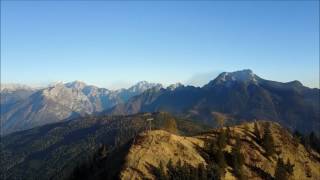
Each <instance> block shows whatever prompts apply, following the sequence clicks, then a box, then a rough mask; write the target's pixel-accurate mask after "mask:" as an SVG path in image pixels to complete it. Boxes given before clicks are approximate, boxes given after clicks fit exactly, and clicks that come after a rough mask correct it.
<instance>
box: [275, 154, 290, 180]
mask: <svg viewBox="0 0 320 180" xmlns="http://www.w3.org/2000/svg"><path fill="white" fill-rule="evenodd" d="M274 179H275V180H287V179H288V175H287V172H286V168H285V165H284V163H283V160H282V159H281V158H279V159H278V161H277V166H276V170H275V174H274Z"/></svg>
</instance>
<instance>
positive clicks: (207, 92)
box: [107, 70, 320, 132]
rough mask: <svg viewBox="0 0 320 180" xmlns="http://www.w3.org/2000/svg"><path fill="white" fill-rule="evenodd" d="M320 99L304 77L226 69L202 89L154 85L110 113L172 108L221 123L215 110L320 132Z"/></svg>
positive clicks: (235, 116) (233, 119)
mask: <svg viewBox="0 0 320 180" xmlns="http://www.w3.org/2000/svg"><path fill="white" fill-rule="evenodd" d="M319 98H320V90H319V89H316V88H315V89H311V88H308V87H305V86H303V85H302V84H301V83H300V82H298V81H292V82H288V83H281V82H275V81H269V80H265V79H262V78H260V77H259V76H257V75H255V74H254V73H253V72H252V71H251V70H243V71H236V72H229V73H227V72H225V73H222V74H220V75H219V76H218V77H217V78H216V79H214V80H212V81H211V82H209V83H208V84H207V85H205V86H203V87H201V88H198V87H193V86H180V87H179V88H170V87H169V88H167V89H160V90H152V89H150V90H148V91H145V92H144V93H142V94H141V95H139V96H136V97H134V98H132V99H130V100H129V101H128V102H127V103H126V104H121V105H117V106H115V107H114V108H112V109H110V110H109V111H108V112H107V113H109V114H134V113H138V112H155V111H167V112H170V113H174V114H175V115H179V116H183V117H189V118H192V119H197V120H199V121H202V122H205V123H208V124H216V119H215V118H214V116H213V115H212V114H213V113H214V112H219V113H223V114H225V115H227V116H228V117H229V123H234V121H235V119H237V121H239V120H241V119H246V120H253V119H266V120H271V121H275V122H279V123H280V124H281V125H284V126H285V127H288V128H290V129H293V130H294V129H298V130H299V131H302V132H309V131H316V132H318V130H319V129H320V122H319V119H320V112H319V108H320V105H319V104H320V103H319Z"/></svg>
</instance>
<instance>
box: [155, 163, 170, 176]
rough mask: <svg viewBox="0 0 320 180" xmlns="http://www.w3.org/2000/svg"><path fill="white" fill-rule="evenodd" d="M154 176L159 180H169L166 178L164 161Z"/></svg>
mask: <svg viewBox="0 0 320 180" xmlns="http://www.w3.org/2000/svg"><path fill="white" fill-rule="evenodd" d="M154 175H155V177H156V179H157V180H167V179H168V178H167V176H166V172H165V168H164V166H163V163H162V161H160V164H159V168H156V169H155V172H154Z"/></svg>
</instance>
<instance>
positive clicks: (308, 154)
mask: <svg viewBox="0 0 320 180" xmlns="http://www.w3.org/2000/svg"><path fill="white" fill-rule="evenodd" d="M267 123H268V122H258V123H257V124H258V127H260V128H261V129H262V127H263V126H265V125H267ZM270 129H271V133H272V136H273V138H274V143H275V146H276V150H277V152H278V153H277V154H275V155H273V156H272V157H266V156H265V154H264V152H265V149H264V148H263V147H262V146H261V145H259V143H257V139H256V137H255V134H254V124H253V123H246V124H243V125H239V126H235V127H231V128H230V130H231V131H230V132H231V134H230V137H229V138H228V141H227V145H226V147H225V148H224V149H223V151H224V152H225V153H230V152H231V149H232V147H234V146H235V139H236V138H237V137H240V141H241V144H242V146H241V152H242V153H243V155H244V158H245V159H244V161H245V165H244V174H245V175H246V176H247V177H248V179H257V180H258V179H264V177H263V176H262V174H267V175H269V176H271V177H274V173H275V168H276V164H277V159H278V158H279V157H281V158H283V159H284V160H285V161H287V160H288V159H289V160H290V162H291V163H292V164H294V171H293V175H292V177H293V178H294V179H301V180H302V179H319V178H320V171H319V169H320V161H319V157H320V155H319V154H318V153H316V152H314V151H308V150H306V149H305V147H304V146H303V145H301V144H299V143H297V142H295V140H294V138H293V137H292V135H291V134H290V133H288V132H287V131H286V130H285V129H283V128H282V127H281V126H280V125H279V124H277V123H272V124H271V126H270ZM220 131H221V130H213V131H211V132H208V133H205V134H202V135H199V136H194V137H183V136H178V135H174V134H171V133H168V132H165V131H151V132H148V133H144V134H141V135H140V136H139V137H138V138H137V139H136V140H135V142H134V143H133V145H132V146H131V148H130V149H129V152H128V154H127V156H126V158H125V164H124V167H123V170H122V171H121V173H120V178H121V179H143V178H148V179H156V178H155V176H154V174H153V173H152V171H150V167H159V166H160V162H162V163H163V164H164V165H165V164H167V163H168V162H169V160H170V159H171V161H172V163H173V164H174V165H175V164H176V163H177V162H178V161H179V160H180V161H181V162H184V163H187V164H189V165H191V166H194V167H197V166H198V164H201V163H202V164H204V165H206V161H205V160H204V158H203V156H202V153H201V152H202V151H201V149H202V148H203V147H204V144H205V143H204V142H205V141H214V140H215V139H217V136H218V134H219V132H220ZM258 172H260V173H258ZM261 172H262V173H261ZM308 176H309V177H308ZM223 179H228V180H229V179H237V178H236V177H235V176H234V174H233V169H232V167H230V166H229V165H227V167H226V174H225V176H224V178H223Z"/></svg>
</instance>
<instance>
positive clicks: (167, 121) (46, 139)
mask: <svg viewBox="0 0 320 180" xmlns="http://www.w3.org/2000/svg"><path fill="white" fill-rule="evenodd" d="M148 118H153V119H154V120H153V121H152V126H151V127H152V129H166V130H168V131H170V132H176V133H179V134H184V135H193V134H197V133H199V132H202V131H204V130H206V129H208V127H207V126H204V125H202V124H197V123H195V122H193V121H189V120H186V119H179V118H176V117H174V116H172V115H170V114H167V113H148V114H143V113H141V114H137V115H130V116H112V117H111V116H101V117H86V118H81V119H74V120H71V121H67V122H61V123H54V124H50V125H45V126H41V127H38V128H34V129H30V130H26V131H21V132H16V133H13V134H9V135H7V136H4V137H2V139H1V145H2V148H1V172H5V173H1V177H2V178H1V179H35V178H39V179H62V178H64V177H68V176H69V173H71V172H72V171H73V170H74V168H75V167H77V165H79V164H82V163H83V162H84V161H87V160H89V159H91V158H92V156H93V154H94V153H95V152H97V150H98V149H99V148H100V147H101V146H102V145H105V146H107V147H108V150H113V149H114V148H116V147H122V146H123V145H124V144H126V143H128V142H129V141H131V140H132V139H133V137H134V136H136V135H137V134H139V133H141V132H143V131H145V130H146V129H148V128H149V124H148V123H149V122H147V121H146V119H148ZM111 164H112V163H111Z"/></svg>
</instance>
